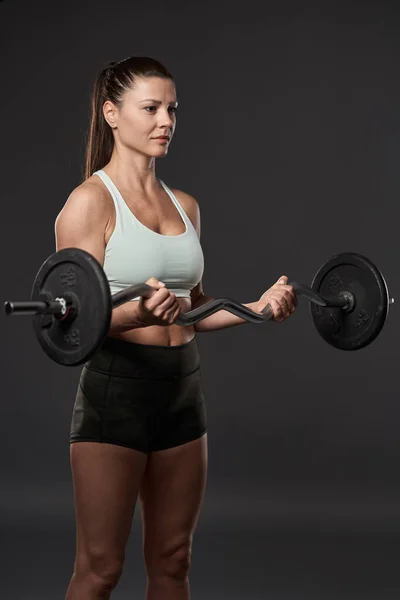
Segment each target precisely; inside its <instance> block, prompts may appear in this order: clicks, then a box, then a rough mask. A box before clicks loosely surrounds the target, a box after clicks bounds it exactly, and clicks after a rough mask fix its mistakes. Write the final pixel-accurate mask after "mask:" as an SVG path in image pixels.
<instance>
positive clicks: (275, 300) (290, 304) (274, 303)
mask: <svg viewBox="0 0 400 600" xmlns="http://www.w3.org/2000/svg"><path fill="white" fill-rule="evenodd" d="M287 283H288V278H287V277H286V275H282V276H281V277H279V279H278V281H277V282H276V283H274V285H273V286H272V287H270V288H269V289H268V290H267V291H266V292H264V294H263V295H262V296H261V298H260V299H259V301H258V302H257V304H256V312H260V313H261V311H262V310H263V308H265V306H266V305H267V304H269V305H270V306H271V309H272V311H273V313H274V317H273V320H274V321H277V322H278V323H282V322H283V321H285V320H286V319H287V318H288V317H290V315H292V314H293V313H294V311H295V310H296V306H297V298H296V292H295V291H294V289H293V287H292V286H291V285H288V284H287Z"/></svg>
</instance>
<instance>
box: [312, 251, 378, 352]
mask: <svg viewBox="0 0 400 600" xmlns="http://www.w3.org/2000/svg"><path fill="white" fill-rule="evenodd" d="M311 287H312V289H313V290H315V291H316V292H317V293H318V294H320V295H321V296H323V297H324V298H336V297H337V296H338V295H339V293H340V292H342V291H348V292H351V293H352V294H353V296H354V298H355V305H354V308H353V310H352V311H351V312H349V313H347V312H345V311H344V310H342V309H341V308H332V307H330V308H328V307H327V308H325V307H321V306H317V305H316V304H313V303H310V310H311V316H312V318H313V321H314V324H315V326H316V328H317V331H318V332H319V334H320V335H321V336H322V337H323V339H324V340H325V341H326V342H328V344H331V345H332V346H334V347H335V348H339V349H340V350H360V349H361V348H364V347H365V346H367V345H368V344H370V343H371V342H373V341H374V340H375V338H376V337H377V336H378V335H379V333H380V332H381V330H382V328H383V326H384V324H385V321H386V317H387V315H388V309H389V294H388V289H387V285H386V282H385V280H384V278H383V275H382V273H381V272H380V271H379V269H378V268H377V267H376V266H375V265H374V264H373V263H372V262H371V261H370V260H368V259H367V258H365V256H362V255H361V254H355V253H352V252H346V253H343V254H337V255H336V256H334V257H333V258H332V259H331V260H329V261H328V262H327V263H325V264H324V265H323V266H322V267H321V268H320V269H319V271H318V272H317V274H316V275H315V277H314V280H313V282H312V284H311Z"/></svg>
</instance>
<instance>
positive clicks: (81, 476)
mask: <svg viewBox="0 0 400 600" xmlns="http://www.w3.org/2000/svg"><path fill="white" fill-rule="evenodd" d="M70 456H71V467H72V477H73V484H74V495H75V512H76V534H77V537H76V540H77V548H76V557H75V565H74V573H73V576H72V579H71V582H70V585H69V588H68V591H67V595H66V600H108V599H109V597H110V594H111V591H112V590H113V589H114V587H115V586H116V585H117V583H118V580H119V578H120V575H121V573H122V566H123V562H124V557H125V546H126V543H127V540H128V537H129V533H130V529H131V524H132V517H133V512H134V509H135V504H136V500H137V495H138V489H139V486H140V482H141V479H142V476H143V473H144V470H145V467H146V460H147V455H146V454H145V453H143V452H138V451H136V450H131V449H130V448H124V447H122V446H116V445H111V444H104V443H102V444H101V443H97V442H77V443H72V444H71V446H70Z"/></svg>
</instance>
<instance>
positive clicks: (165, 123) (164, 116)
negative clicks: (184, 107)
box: [159, 110, 174, 130]
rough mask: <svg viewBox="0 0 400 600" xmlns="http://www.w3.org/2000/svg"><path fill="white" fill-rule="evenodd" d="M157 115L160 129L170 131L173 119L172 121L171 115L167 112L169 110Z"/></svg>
mask: <svg viewBox="0 0 400 600" xmlns="http://www.w3.org/2000/svg"><path fill="white" fill-rule="evenodd" d="M159 114H160V123H159V125H160V127H162V128H166V129H171V130H172V126H173V124H174V119H173V117H172V115H171V113H170V112H169V110H163V111H162V112H160V113H159Z"/></svg>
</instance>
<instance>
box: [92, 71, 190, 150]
mask: <svg viewBox="0 0 400 600" xmlns="http://www.w3.org/2000/svg"><path fill="white" fill-rule="evenodd" d="M177 106H178V102H177V99H176V90H175V84H174V82H173V81H171V80H170V79H162V78H161V77H149V78H145V79H142V78H139V79H137V80H136V83H135V87H134V88H133V89H131V90H129V91H127V92H125V94H124V96H123V103H122V106H121V107H120V108H119V109H118V108H117V107H116V106H115V105H114V104H112V103H111V102H109V101H107V102H105V103H104V108H103V111H104V116H105V118H106V120H107V122H108V123H109V124H110V125H111V127H112V128H113V131H114V134H115V136H116V140H117V139H118V140H119V142H120V143H121V144H123V145H124V146H126V147H128V148H130V149H132V150H136V151H137V152H140V153H141V154H144V155H146V156H149V157H154V158H156V157H162V156H165V155H166V154H167V152H168V147H169V144H170V143H171V139H172V136H173V134H174V131H175V125H176V115H175V113H176V109H177Z"/></svg>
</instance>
